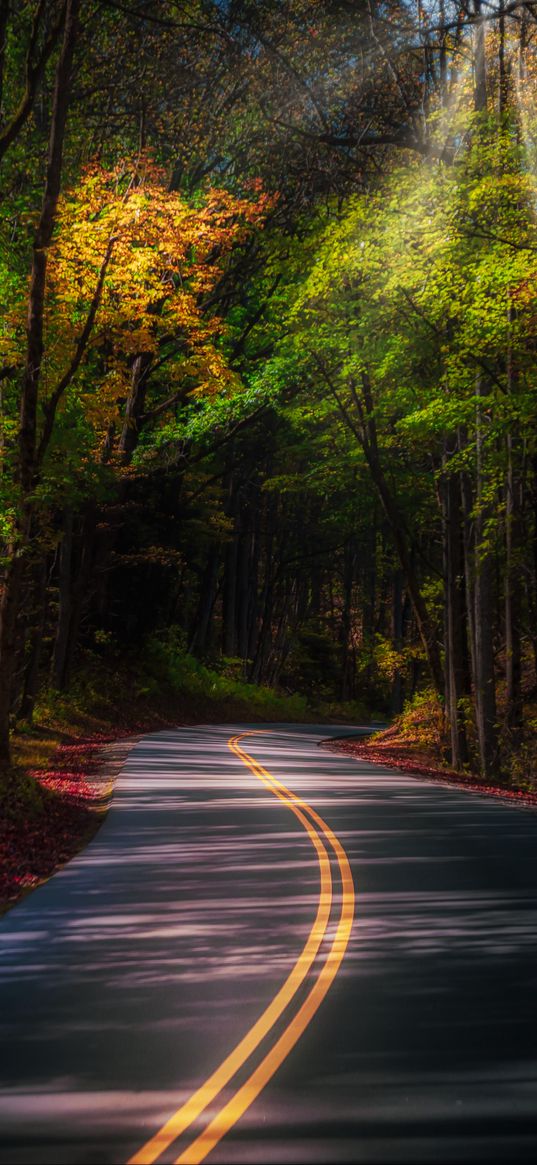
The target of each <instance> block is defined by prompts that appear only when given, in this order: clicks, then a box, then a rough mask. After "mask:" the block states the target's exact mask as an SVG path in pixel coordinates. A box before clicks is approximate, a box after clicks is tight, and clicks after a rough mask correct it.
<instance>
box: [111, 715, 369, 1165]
mask: <svg viewBox="0 0 537 1165" xmlns="http://www.w3.org/2000/svg"><path fill="white" fill-rule="evenodd" d="M253 735H255V733H254V732H253V731H250V732H242V733H240V734H239V735H238V736H232V737H230V739H229V740H228V746H229V748H230V749H231V751H232V752H233V753H235V755H236V756H238V757H239V759H240V760H241V761H242V762H243V764H245V765H246V766H247V768H249V769H250V770H251V772H252V773H253V774H254V776H256V777H258V778H259V780H260V781H262V782H263V784H264V785H265V786H266V787H267V789H270V792H271V793H273V794H274V796H275V797H278V799H279V800H280V801H283V802H284V803H285V804H286V805H287V807H288V809H290V810H291V812H292V813H294V815H295V817H297V818H298V820H299V821H300V824H301V825H302V826H303V827H304V829H305V830H306V832H307V834H308V836H309V838H310V841H311V843H312V845H313V847H314V849H315V852H316V854H317V860H318V863H319V871H320V887H319V903H318V907H317V913H316V916H315V919H314V921H313V924H312V927H311V930H310V933H309V935H308V938H307V941H306V943H305V945H304V947H303V949H302V950H301V952H300V954H299V956H298V958H297V960H296V962H295V964H294V966H293V968H292V970H291V971H290V973H289V975H288V977H287V979H286V980H285V983H284V984H283V986H282V987H281V988H280V990H279V991H278V993H277V995H275V996H274V999H273V1000H272V1002H271V1003H270V1004H269V1005H268V1007H267V1008H266V1009H265V1011H264V1012H263V1014H262V1015H260V1017H259V1019H258V1020H257V1021H256V1022H255V1024H254V1025H253V1027H251V1028H250V1030H249V1031H248V1032H247V1033H246V1035H245V1036H244V1037H243V1039H242V1040H240V1042H239V1043H238V1044H237V1046H236V1047H235V1048H234V1049H233V1051H232V1052H230V1054H229V1056H226V1059H225V1060H224V1061H223V1062H222V1063H221V1064H220V1066H219V1067H218V1068H217V1069H216V1071H215V1072H213V1073H212V1075H211V1076H209V1078H208V1080H206V1081H205V1084H203V1085H202V1086H201V1088H198V1089H197V1091H196V1092H194V1093H193V1095H192V1096H191V1097H190V1098H189V1100H187V1101H186V1103H185V1104H183V1105H182V1106H181V1108H179V1109H178V1110H177V1112H175V1113H174V1114H173V1116H171V1117H170V1119H169V1120H168V1121H166V1123H165V1124H164V1125H163V1126H162V1128H161V1129H159V1131H158V1132H157V1133H155V1135H154V1136H153V1137H151V1139H150V1140H149V1141H147V1142H146V1144H145V1145H143V1146H142V1148H141V1149H139V1150H138V1152H136V1153H135V1154H134V1156H133V1157H131V1158H130V1159H129V1161H128V1163H127V1165H153V1163H154V1162H155V1161H156V1160H157V1158H158V1157H160V1155H161V1153H163V1152H164V1151H165V1150H166V1149H168V1148H169V1147H170V1145H172V1144H173V1142H174V1141H175V1140H177V1138H178V1137H180V1136H181V1134H182V1133H184V1132H185V1131H186V1129H188V1128H189V1127H190V1125H191V1124H192V1123H193V1122H194V1121H195V1120H196V1119H197V1118H198V1117H199V1116H201V1115H202V1113H204V1112H205V1110H206V1109H207V1107H208V1106H209V1105H210V1104H211V1103H212V1101H214V1100H215V1099H216V1097H217V1096H218V1095H219V1094H220V1092H221V1091H222V1089H223V1088H225V1086H226V1085H227V1084H229V1082H230V1080H232V1078H233V1077H234V1076H235V1074H236V1073H237V1072H238V1070H239V1068H241V1067H242V1065H243V1064H244V1063H245V1062H246V1060H247V1059H248V1058H249V1057H250V1056H251V1055H252V1053H253V1052H254V1051H255V1049H256V1048H257V1047H258V1046H259V1044H260V1043H261V1041H262V1040H263V1039H264V1038H265V1036H267V1035H268V1033H269V1032H270V1031H271V1029H272V1028H273V1027H274V1024H275V1023H276V1022H277V1020H278V1019H279V1018H280V1016H281V1015H282V1014H283V1012H284V1011H285V1009H286V1008H287V1007H288V1006H289V1004H290V1003H291V1001H292V1000H293V998H294V997H295V995H296V993H297V991H298V990H299V988H300V986H301V984H302V983H303V982H304V980H305V978H306V976H307V975H308V972H309V971H310V970H311V968H312V966H313V963H314V961H315V959H316V958H317V955H318V954H319V951H320V948H321V944H322V942H323V939H324V938H325V935H326V931H327V928H328V925H329V923H330V919H331V912H332V905H333V886H332V871H331V864H330V850H331V851H332V855H333V856H335V859H336V861H337V866H338V869H339V877H340V882H341V897H340V907H339V918H338V922H337V926H336V931H335V934H334V938H333V940H332V942H331V944H330V946H329V948H328V951H327V952H326V954H324V955H323V956H322V957H323V962H322V964H321V966H320V968H319V970H318V971H316V972H314V973H315V974H316V978H315V980H314V982H313V985H312V987H311V988H310V991H309V992H308V994H307V996H306V998H305V999H304V1001H303V1003H302V1004H301V1006H300V1007H299V1009H298V1011H297V1012H296V1014H295V1015H294V1016H293V1018H292V1019H290V1021H289V1023H288V1024H287V1026H286V1027H285V1028H284V1030H283V1032H282V1034H281V1035H280V1036H279V1037H278V1039H277V1040H276V1042H275V1043H274V1044H273V1045H272V1047H271V1048H270V1050H269V1051H268V1052H267V1053H266V1055H265V1056H264V1057H263V1059H262V1060H261V1062H260V1064H258V1066H257V1068H255V1069H254V1071H253V1072H252V1073H251V1075H250V1076H249V1077H248V1079H247V1080H246V1081H245V1083H244V1084H242V1085H241V1087H240V1088H238V1090H237V1091H236V1092H235V1093H234V1095H233V1096H232V1097H231V1099H230V1100H229V1101H228V1102H227V1103H226V1104H224V1105H223V1107H222V1108H221V1109H220V1110H219V1111H218V1112H217V1113H216V1115H215V1116H213V1117H212V1119H211V1120H210V1121H209V1123H208V1124H207V1125H206V1127H205V1129H204V1130H203V1132H202V1133H200V1134H199V1136H197V1137H196V1138H195V1139H194V1140H193V1141H191V1143H190V1145H189V1146H188V1148H186V1149H185V1150H184V1151H183V1152H182V1153H181V1154H180V1156H179V1157H177V1158H176V1161H175V1165H199V1163H200V1162H202V1161H205V1159H206V1157H207V1156H208V1154H209V1153H210V1152H211V1150H212V1149H214V1147H215V1145H217V1144H218V1142H219V1141H221V1139H222V1137H224V1136H225V1134H226V1133H227V1132H228V1131H229V1129H231V1128H232V1127H233V1125H234V1124H236V1123H237V1121H238V1120H239V1119H240V1117H241V1116H243V1114H244V1113H245V1112H246V1110H247V1109H248V1108H249V1107H250V1105H251V1104H252V1103H253V1101H254V1100H255V1099H256V1097H257V1096H259V1093H260V1092H261V1091H262V1090H263V1088H264V1087H265V1085H266V1084H268V1082H269V1080H271V1078H272V1076H273V1075H274V1073H275V1072H276V1071H277V1069H278V1068H279V1066H280V1064H282V1063H283V1061H284V1060H285V1058H286V1057H287V1056H288V1055H289V1052H290V1051H291V1049H292V1048H293V1047H294V1046H295V1044H296V1043H297V1041H298V1040H299V1039H300V1036H301V1035H302V1033H303V1032H304V1031H305V1029H306V1028H307V1026H308V1024H309V1023H310V1021H311V1020H312V1018H313V1016H314V1015H315V1013H316V1011H317V1010H318V1008H319V1007H320V1005H321V1003H322V1001H323V999H324V997H325V995H326V993H327V991H328V989H329V987H330V985H331V984H332V982H333V981H334V979H335V977H336V975H337V972H338V970H339V967H340V965H341V961H342V959H343V956H344V954H345V950H346V948H347V944H348V941H349V938H350V934H351V929H352V923H353V918H354V886H353V881H352V874H351V870H350V866H349V862H348V859H347V855H346V853H345V850H344V849H343V847H342V845H341V843H340V842H339V841H338V839H337V837H336V836H335V834H334V833H333V832H332V830H331V829H330V827H329V826H328V825H327V824H326V822H325V821H323V819H322V817H320V816H319V814H318V813H316V812H315V810H314V809H312V808H311V806H310V805H308V804H307V803H306V802H305V801H303V800H302V799H301V798H300V797H297V796H296V795H295V794H294V793H292V792H291V790H290V789H287V788H286V786H285V785H283V784H282V783H281V781H278V780H277V779H276V777H273V776H272V775H271V774H270V773H269V772H268V771H267V769H265V768H263V766H262V765H260V764H259V763H258V762H257V761H256V760H254V758H253V757H252V756H250V755H249V753H247V752H245V751H244V749H243V748H242V747H241V745H240V741H241V740H243V739H244V738H245V737H247V736H253ZM327 844H328V846H329V850H328V849H327ZM332 860H333V857H332Z"/></svg>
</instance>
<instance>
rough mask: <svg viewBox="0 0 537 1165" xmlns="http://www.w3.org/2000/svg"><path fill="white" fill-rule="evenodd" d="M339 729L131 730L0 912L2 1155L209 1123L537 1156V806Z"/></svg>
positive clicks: (306, 1147)
mask: <svg viewBox="0 0 537 1165" xmlns="http://www.w3.org/2000/svg"><path fill="white" fill-rule="evenodd" d="M247 727H248V726H245V729H246V728H247ZM245 729H242V731H244V730H245ZM236 732H237V733H239V732H241V728H240V726H239V727H237V729H236ZM341 732H342V729H341V728H338V729H334V728H324V727H319V728H316V727H315V728H314V727H311V726H304V727H300V726H289V725H287V726H286V725H278V726H273V728H272V731H269V730H268V729H267V728H265V729H263V730H262V731H260V732H257V733H255V734H254V735H249V736H244V737H243V738H242V739H241V741H239V744H238V745H237V749H238V751H236V752H232V751H231V750H230V748H229V747H228V743H227V742H228V739H229V737H230V735H231V733H232V728H231V727H229V726H220V727H214V726H210V727H196V728H185V729H181V730H177V731H175V732H171V731H170V732H161V733H157V734H153V735H151V736H147V737H145V738H144V739H143V740H142V741H140V743H138V744H137V745H136V747H135V748H134V750H133V751H132V752H131V754H130V756H129V758H128V761H127V763H126V765H125V767H124V769H123V772H122V774H121V776H120V779H119V781H118V784H117V788H116V794H115V797H114V802H113V806H112V809H111V811H110V813H109V815H108V817H107V819H106V821H105V823H104V825H103V827H102V828H101V830H100V831H99V833H98V835H97V837H96V838H95V839H94V841H93V842H92V843H91V845H90V846H89V847H88V848H87V849H86V850H85V851H84V853H82V854H81V855H80V856H79V857H78V858H77V859H76V860H75V861H73V862H71V863H70V864H69V865H68V866H67V867H66V868H65V869H64V870H63V871H61V873H60V874H58V875H56V876H55V877H54V878H52V879H51V880H50V881H49V882H48V883H47V884H46V885H44V886H42V887H41V888H40V889H38V890H37V891H35V892H34V893H32V894H31V895H29V896H28V897H27V898H26V899H25V901H24V902H23V903H21V904H20V905H19V906H17V907H16V908H15V909H14V910H12V911H10V912H9V914H8V915H7V916H6V917H5V919H4V920H3V921H2V923H1V925H0V950H1V963H0V978H1V1037H2V1038H1V1046H2V1056H1V1060H0V1084H1V1099H0V1129H1V1136H0V1142H1V1149H0V1160H1V1161H2V1162H8V1163H9V1165H22V1163H24V1165H26V1163H28V1165H33V1163H35V1162H39V1163H49V1162H50V1163H52V1162H54V1163H58V1165H75V1163H82V1162H84V1163H86V1165H99V1163H105V1162H111V1163H119V1162H127V1161H129V1160H132V1161H133V1162H142V1161H143V1160H147V1161H155V1160H158V1161H159V1162H171V1161H176V1160H181V1161H182V1162H188V1161H191V1160H192V1161H193V1160H205V1159H207V1154H205V1156H204V1155H203V1154H204V1153H205V1149H206V1148H207V1145H208V1144H209V1142H208V1141H207V1140H205V1141H204V1137H205V1138H207V1137H208V1135H209V1134H208V1133H204V1131H203V1130H204V1128H205V1127H206V1126H207V1124H209V1126H210V1127H213V1128H215V1129H217V1134H216V1135H219V1134H218V1129H219V1130H220V1132H222V1129H224V1132H223V1135H222V1137H221V1139H220V1140H217V1143H215V1145H214V1147H213V1148H212V1150H211V1151H210V1153H209V1154H208V1160H209V1161H210V1162H214V1163H215V1165H217V1163H220V1165H226V1163H229V1165H231V1163H235V1162H237V1163H238V1162H244V1163H254V1162H255V1163H257V1162H259V1163H267V1165H268V1163H272V1162H282V1163H293V1162H298V1163H302V1162H304V1163H306V1162H315V1163H317V1162H358V1163H361V1162H364V1163H367V1162H383V1163H390V1162H408V1163H410V1162H412V1163H419V1162H423V1163H430V1162H439V1163H444V1162H445V1163H450V1162H461V1163H465V1162H487V1165H488V1163H489V1162H510V1163H511V1162H518V1161H532V1162H534V1161H535V1160H537V844H536V843H537V812H535V811H533V810H530V809H525V808H522V807H520V806H518V805H512V804H506V803H503V802H501V801H498V800H495V799H487V798H486V797H483V796H478V795H475V794H471V793H465V792H462V791H458V790H457V789H454V788H451V787H448V786H442V785H439V784H433V783H428V782H427V781H425V780H421V779H416V778H411V777H407V776H405V774H403V773H401V772H391V771H389V770H384V769H381V768H378V767H373V766H371V765H369V764H367V763H366V762H362V761H360V762H356V761H355V760H352V759H350V758H347V757H344V756H339V755H335V754H332V753H329V752H326V751H324V750H321V749H319V748H318V747H317V745H318V742H319V741H320V740H321V739H322V738H325V737H327V736H330V735H339V734H341ZM241 750H243V752H247V754H248V755H249V756H250V757H252V758H253V761H252V762H248V761H245V759H244V756H243V755H241ZM259 765H261V766H263V767H262V769H260V768H259ZM250 766H252V767H250ZM263 774H264V775H263ZM267 774H270V776H268V775H267ZM275 781H279V782H283V784H284V786H286V788H287V789H290V790H292V791H293V793H294V794H296V797H297V798H298V800H294V801H293V800H292V799H290V798H289V796H288V794H287V793H285V792H282V791H281V789H280V792H279V793H277V792H276V793H275V789H276V788H277V787H278V786H276V784H275V783H274V782H275ZM307 807H312V810H313V813H312V812H311V811H310V809H309V808H307ZM319 822H321V824H319ZM331 831H333V834H332V832H331ZM337 839H339V841H338V840H337ZM346 858H348V861H349V863H350V867H351V869H352V879H353V882H354V892H355V904H354V914H355V920H354V925H353V928H352V933H350V936H349V934H348V929H349V928H348V927H347V930H346V929H345V928H346V925H347V924H346V922H345V911H347V916H348V913H349V910H350V909H351V908H352V887H351V886H350V885H349V881H348V877H347V875H346V874H345V863H346ZM346 878H347V880H346ZM282 992H283V995H282ZM278 1001H279V1002H278ZM260 1017H261V1018H260ZM252 1033H253V1034H252ZM244 1037H246V1038H247V1039H249V1040H250V1044H251V1045H252V1046H251V1047H250V1049H249V1055H248V1056H246V1054H244V1055H243V1054H242V1053H241V1051H240V1048H241V1040H243V1039H244ZM237 1045H239V1051H238V1052H235V1053H234V1055H235V1061H234V1062H233V1065H232V1067H233V1068H235V1069H236V1071H235V1073H234V1075H232V1077H231V1078H230V1079H229V1080H227V1081H226V1080H225V1076H226V1073H225V1071H224V1070H223V1069H222V1067H221V1066H222V1064H223V1063H224V1065H225V1062H226V1057H228V1055H229V1054H230V1053H231V1052H233V1050H234V1049H236V1048H237ZM278 1049H279V1050H278ZM247 1050H248V1049H247ZM278 1057H279V1059H280V1060H281V1064H280V1066H279V1067H278V1068H277V1070H275V1061H276V1060H278ZM263 1065H265V1067H263ZM215 1070H217V1085H216V1086H215V1087H216V1089H217V1094H216V1095H215V1096H214V1097H213V1098H212V1099H211V1098H210V1095H209V1092H210V1090H209V1092H207V1090H206V1091H205V1092H203V1093H202V1101H201V1103H202V1106H203V1101H204V1100H207V1097H209V1099H210V1103H209V1105H208V1107H206V1108H205V1110H204V1113H203V1114H202V1116H201V1117H200V1118H199V1119H197V1120H196V1121H194V1122H193V1123H192V1124H188V1126H187V1127H186V1128H185V1130H184V1131H183V1133H182V1134H181V1135H180V1136H178V1138H177V1139H175V1140H172V1141H171V1142H170V1143H169V1144H168V1140H169V1137H170V1135H171V1133H170V1126H169V1125H168V1126H167V1125H166V1122H169V1120H170V1118H172V1117H173V1114H176V1115H175V1118H174V1119H175V1121H176V1125H175V1126H173V1125H172V1133H173V1131H174V1128H175V1129H179V1130H180V1127H181V1122H182V1123H183V1124H184V1123H185V1120H186V1117H185V1112H186V1113H187V1114H188V1113H190V1112H191V1108H192V1104H193V1103H194V1102H193V1101H192V1099H189V1098H192V1096H194V1097H196V1096H198V1099H199V1093H198V1090H199V1088H200V1086H201V1085H204V1084H206V1082H207V1080H208V1078H210V1077H211V1074H212V1073H213V1072H214V1071H215ZM218 1071H219V1072H220V1076H218ZM222 1072H223V1073H224V1075H223V1077H222ZM263 1073H264V1075H265V1077H267V1079H266V1080H263V1079H262V1077H263ZM223 1078H224V1084H223V1087H221V1088H220V1089H219V1090H218V1082H219V1083H220V1084H221V1083H222V1079H223ZM207 1087H208V1086H207ZM256 1090H257V1091H256ZM213 1091H214V1089H213ZM241 1097H242V1101H240V1098H241ZM237 1098H239V1099H237ZM250 1101H252V1103H249V1102H250ZM185 1104H190V1108H188V1109H185V1107H184V1106H185ZM241 1104H242V1115H241V1114H239V1118H238V1119H237V1120H236V1122H235V1123H233V1121H234V1117H236V1116H237V1113H238V1112H239V1109H241ZM237 1106H238V1107H237ZM198 1107H199V1106H198ZM222 1112H223V1113H224V1116H222V1115H220V1116H219V1115H218V1114H219V1113H220V1114H221V1113H222ZM226 1113H227V1117H226V1115H225V1114H226ZM177 1114H178V1115H177ZM181 1114H182V1115H181ZM177 1122H178V1123H177ZM218 1122H220V1124H219V1123H218ZM222 1122H223V1124H222ZM166 1128H168V1134H166ZM163 1130H164V1131H163ZM159 1131H160V1135H161V1140H158V1139H157V1140H156V1141H155V1135H156V1134H159ZM167 1138H168V1139H167ZM196 1146H197V1148H196ZM161 1149H163V1150H164V1151H163V1152H162V1153H160V1150H161ZM155 1153H158V1154H159V1155H158V1156H155Z"/></svg>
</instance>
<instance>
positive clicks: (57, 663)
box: [50, 507, 74, 691]
mask: <svg viewBox="0 0 537 1165" xmlns="http://www.w3.org/2000/svg"><path fill="white" fill-rule="evenodd" d="M73 521H74V515H73V510H72V508H71V507H69V508H68V509H66V511H65V513H64V519H63V538H62V540H61V543H60V553H59V572H58V600H59V602H58V621H57V624H56V637H55V640H54V649H53V652H52V664H51V673H50V678H51V683H52V686H53V687H54V688H57V690H58V691H63V689H64V688H65V679H66V662H67V650H68V645H69V633H70V629H71V618H72V614H73V586H72V582H73V579H72V572H73Z"/></svg>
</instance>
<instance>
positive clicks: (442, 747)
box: [368, 689, 537, 793]
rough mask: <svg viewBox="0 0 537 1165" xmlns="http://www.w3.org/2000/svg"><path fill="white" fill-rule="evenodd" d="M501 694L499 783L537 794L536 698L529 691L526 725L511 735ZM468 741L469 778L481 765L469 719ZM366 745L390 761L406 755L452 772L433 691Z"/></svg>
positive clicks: (422, 695) (419, 696)
mask: <svg viewBox="0 0 537 1165" xmlns="http://www.w3.org/2000/svg"><path fill="white" fill-rule="evenodd" d="M502 695H503V693H502V691H501V690H500V692H499V701H498V738H499V750H500V755H499V771H498V777H497V783H499V784H501V785H504V786H505V787H506V788H508V789H514V790H519V791H520V792H522V793H535V792H537V700H536V697H535V693H534V691H533V690H532V689H529V690H528V691H527V693H526V698H525V701H524V721H523V727H522V729H521V730H520V731H519V732H518V733H517V734H516V735H514V734H512V733H510V732H509V731H508V730H507V729H506V727H505V723H504V721H503V718H502V714H503V700H502ZM467 733H468V742H469V747H470V751H471V763H470V764H469V765H468V766H467V768H466V769H465V770H461V772H462V774H463V775H465V776H472V775H473V776H475V777H476V778H477V779H478V778H479V763H478V750H477V737H476V730H475V725H474V724H473V723H472V721H471V718H470V717H469V718H468V721H467ZM368 745H369V746H370V747H371V748H372V749H375V750H382V751H383V752H384V753H385V754H386V757H389V756H397V757H398V758H399V759H400V760H402V759H404V758H405V756H406V757H407V758H408V760H409V763H410V762H412V761H419V762H423V763H425V764H430V765H435V766H437V767H438V768H446V769H451V768H452V766H451V764H450V761H449V741H448V736H447V725H446V723H445V719H444V716H443V712H442V707H441V705H440V702H439V700H438V699H437V697H436V696H435V694H434V692H432V691H431V690H426V691H424V692H420V693H419V694H417V695H416V696H414V698H413V699H412V700H410V701H409V702H408V703H407V705H406V707H405V709H404V711H403V712H402V713H401V715H400V716H398V717H397V718H396V719H395V720H394V722H393V723H392V724H391V725H390V727H389V728H387V729H385V730H383V731H380V732H377V733H375V734H374V735H372V736H371V737H370V738H369V741H368Z"/></svg>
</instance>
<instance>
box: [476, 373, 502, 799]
mask: <svg viewBox="0 0 537 1165" xmlns="http://www.w3.org/2000/svg"><path fill="white" fill-rule="evenodd" d="M482 395H483V383H482V378H481V377H479V378H478V381H477V406H476V519H475V549H474V575H475V581H474V609H475V694H476V714H477V715H476V719H477V737H478V741H479V758H480V767H481V772H482V774H483V776H484V777H487V778H491V777H495V776H497V774H498V769H499V756H498V731H497V724H496V684H495V675H494V649H493V618H494V561H493V557H492V554H491V551H490V549H489V547H488V546H487V544H486V519H487V509H486V503H485V500H484V496H483V494H484V474H485V470H484V456H483V448H484V431H483V414H482V406H481V401H480V398H481V397H482Z"/></svg>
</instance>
